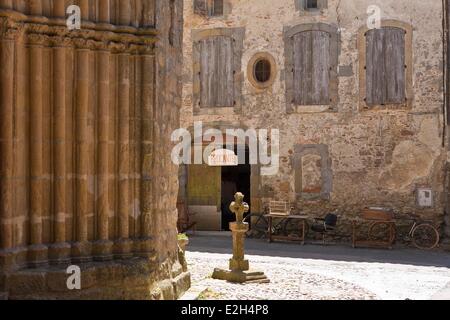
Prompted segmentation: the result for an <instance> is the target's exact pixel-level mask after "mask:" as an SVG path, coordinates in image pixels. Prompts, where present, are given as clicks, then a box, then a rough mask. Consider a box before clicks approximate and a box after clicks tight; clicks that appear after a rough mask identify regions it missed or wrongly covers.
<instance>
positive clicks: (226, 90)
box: [192, 28, 245, 114]
mask: <svg viewBox="0 0 450 320" xmlns="http://www.w3.org/2000/svg"><path fill="white" fill-rule="evenodd" d="M192 34H193V41H194V47H193V69H194V90H193V103H194V113H197V114H198V113H202V112H203V111H204V112H206V113H207V114H211V113H212V114H216V113H220V112H225V113H227V112H236V111H239V109H238V108H240V105H241V104H240V100H241V90H242V88H241V85H242V76H241V74H242V71H241V59H242V51H243V41H244V34H245V29H243V28H218V29H203V30H193V32H192Z"/></svg>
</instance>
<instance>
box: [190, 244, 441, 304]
mask: <svg viewBox="0 0 450 320" xmlns="http://www.w3.org/2000/svg"><path fill="white" fill-rule="evenodd" d="M193 242H194V245H193V246H190V248H189V250H190V251H189V252H187V253H186V258H187V261H188V264H189V267H190V271H191V273H192V280H193V281H192V282H193V286H196V287H205V288H206V287H207V288H208V291H207V292H206V293H205V294H203V295H202V296H201V299H232V300H248V299H251V300H253V299H257V300H272V299H280V300H285V299H287V300H310V299H314V300H321V299H327V300H335V299H339V300H349V299H357V300H366V299H394V300H397V299H398V300H404V299H412V300H417V299H431V298H432V297H433V296H435V295H436V294H437V293H438V292H440V291H441V290H443V289H444V288H445V287H446V286H447V285H448V284H449V283H450V269H449V268H448V267H446V266H442V265H439V264H436V265H437V266H430V265H425V266H422V265H420V264H412V263H397V262H395V263H392V262H383V261H371V260H370V259H368V258H367V256H369V255H370V254H371V252H370V251H359V252H360V253H361V255H363V256H364V255H365V256H366V257H364V258H365V259H363V260H368V261H358V260H356V259H352V257H348V256H345V255H342V258H340V257H339V256H337V257H335V258H334V259H331V258H330V257H328V256H327V257H324V258H323V259H321V258H320V257H317V256H314V258H297V257H294V258H291V257H286V255H287V253H288V252H289V249H292V248H295V249H296V250H299V247H292V246H289V245H287V246H286V247H284V246H283V245H282V244H276V246H277V247H275V248H276V249H277V250H276V251H273V252H272V251H268V252H266V253H264V254H252V255H247V258H248V259H249V260H250V265H251V268H252V269H254V270H260V271H264V272H265V273H266V275H267V276H268V277H269V278H270V280H271V283H269V284H246V285H239V284H232V283H227V282H224V281H219V280H214V279H212V278H211V274H212V271H213V270H214V268H216V267H219V268H226V267H227V263H228V259H229V258H230V254H229V253H228V252H226V253H224V252H222V253H214V250H216V251H219V252H220V250H217V248H212V250H205V243H214V240H211V241H210V242H208V239H202V243H201V248H200V249H201V250H198V251H196V249H199V247H198V246H196V245H195V243H196V241H195V240H194V241H193ZM216 244H217V243H216ZM224 245H225V246H226V245H227V241H226V240H225V241H224ZM256 245H261V246H267V243H261V244H256ZM252 246H255V243H253V244H252ZM307 247H308V249H306V250H310V251H313V250H318V251H327V250H335V249H333V248H327V247H318V248H314V246H306V247H304V248H307ZM283 248H286V251H283ZM300 248H302V247H300ZM300 250H301V249H300ZM339 250H341V251H343V252H344V253H345V252H347V250H348V252H351V253H352V254H355V253H354V252H355V251H351V250H352V249H351V248H344V249H339ZM200 251H201V252H200ZM205 251H207V252H205ZM260 252H261V251H260ZM373 252H375V253H376V252H377V251H373ZM386 252H387V253H389V254H391V255H392V254H393V253H392V251H389V252H388V251H386ZM399 252H400V255H401V254H404V255H405V253H404V252H403V251H401V250H400V251H399ZM357 253H358V252H357ZM407 253H408V252H407ZM412 254H413V255H414V254H417V253H416V252H415V251H413V252H412ZM420 254H422V253H421V252H419V255H420ZM424 254H426V253H424ZM433 254H434V253H433ZM442 255H443V258H442V260H443V261H444V264H445V265H446V261H447V260H446V259H447V258H448V262H449V264H448V266H450V255H448V254H446V253H442ZM437 256H438V257H439V259H441V258H440V257H441V253H438V254H437ZM431 258H433V259H436V254H435V255H432V256H431ZM414 259H416V256H414ZM352 260H355V261H352ZM378 260H379V259H378ZM444 298H445V299H450V297H446V296H445V297H444ZM441 299H442V297H441Z"/></svg>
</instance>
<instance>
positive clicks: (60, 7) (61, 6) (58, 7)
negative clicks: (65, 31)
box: [53, 0, 66, 18]
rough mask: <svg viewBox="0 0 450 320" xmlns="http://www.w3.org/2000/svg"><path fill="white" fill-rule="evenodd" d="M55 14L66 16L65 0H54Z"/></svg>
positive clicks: (57, 16) (58, 16)
mask: <svg viewBox="0 0 450 320" xmlns="http://www.w3.org/2000/svg"><path fill="white" fill-rule="evenodd" d="M53 16H54V17H55V18H65V16H66V6H65V1H64V0H59V1H58V0H56V1H53Z"/></svg>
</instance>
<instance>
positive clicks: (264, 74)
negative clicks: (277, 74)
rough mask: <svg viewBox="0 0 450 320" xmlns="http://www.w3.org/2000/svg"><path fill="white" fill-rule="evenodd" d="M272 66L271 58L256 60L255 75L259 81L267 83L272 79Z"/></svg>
mask: <svg viewBox="0 0 450 320" xmlns="http://www.w3.org/2000/svg"><path fill="white" fill-rule="evenodd" d="M271 71H272V66H271V64H270V61H269V60H266V59H261V60H258V61H256V63H255V66H254V76H255V79H256V81H258V82H259V83H265V82H267V81H269V80H270V76H271Z"/></svg>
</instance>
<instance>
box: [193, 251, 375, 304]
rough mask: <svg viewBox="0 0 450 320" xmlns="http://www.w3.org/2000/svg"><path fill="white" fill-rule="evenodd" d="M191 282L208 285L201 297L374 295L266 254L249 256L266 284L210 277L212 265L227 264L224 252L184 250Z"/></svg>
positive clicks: (356, 286) (293, 298)
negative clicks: (234, 281) (262, 275)
mask: <svg viewBox="0 0 450 320" xmlns="http://www.w3.org/2000/svg"><path fill="white" fill-rule="evenodd" d="M187 259H188V263H189V268H190V271H191V273H192V282H193V285H200V286H202V287H203V286H204V287H207V288H208V289H209V290H208V292H207V293H206V294H205V295H203V296H202V298H203V299H231V300H310V299H326V300H330V299H341V300H349V299H359V300H361V299H362V300H367V299H374V298H376V295H375V294H373V293H371V292H369V291H368V290H365V289H363V288H361V287H359V286H358V285H355V284H351V283H348V282H345V281H342V280H338V279H334V278H330V277H325V276H321V275H317V274H311V273H308V272H303V271H301V265H300V264H299V262H298V261H292V262H286V261H278V260H276V259H274V258H268V257H251V260H252V263H251V266H252V269H255V270H264V272H265V274H266V275H267V276H268V277H269V279H270V280H271V282H270V283H269V284H245V285H239V284H232V283H228V282H225V281H218V280H214V279H212V278H211V271H212V270H214V268H215V267H224V268H225V267H226V265H227V262H228V259H229V257H228V256H227V255H224V254H211V253H198V252H189V253H188V254H187Z"/></svg>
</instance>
